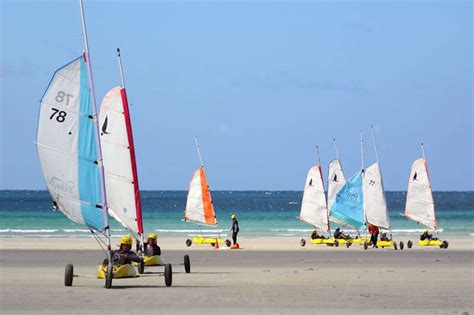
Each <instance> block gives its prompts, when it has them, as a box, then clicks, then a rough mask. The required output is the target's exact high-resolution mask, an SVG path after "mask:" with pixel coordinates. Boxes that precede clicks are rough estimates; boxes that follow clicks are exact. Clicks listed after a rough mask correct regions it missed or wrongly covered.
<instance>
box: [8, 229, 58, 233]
mask: <svg viewBox="0 0 474 315" xmlns="http://www.w3.org/2000/svg"><path fill="white" fill-rule="evenodd" d="M58 231H59V230H56V229H27V230H24V229H2V230H0V233H5V232H10V233H54V232H58Z"/></svg>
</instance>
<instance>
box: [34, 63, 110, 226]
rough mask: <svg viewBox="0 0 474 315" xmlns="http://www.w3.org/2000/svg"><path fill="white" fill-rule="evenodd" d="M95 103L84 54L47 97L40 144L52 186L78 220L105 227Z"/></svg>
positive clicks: (45, 172)
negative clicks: (90, 88) (91, 94)
mask: <svg viewBox="0 0 474 315" xmlns="http://www.w3.org/2000/svg"><path fill="white" fill-rule="evenodd" d="M95 125H96V122H95V120H94V115H93V106H92V102H91V97H90V92H89V81H88V76H87V66H86V62H85V59H84V56H81V57H79V58H77V59H75V60H73V61H72V62H70V63H68V64H67V65H65V66H63V67H62V68H60V69H58V70H57V71H56V72H55V73H54V75H53V78H52V79H51V82H50V83H49V86H48V88H47V90H46V92H45V94H44V95H43V98H42V100H41V108H40V115H39V122H38V132H37V139H36V144H37V148H38V155H39V159H40V162H41V168H42V170H43V176H44V178H45V182H46V186H47V187H48V191H49V193H50V195H51V197H52V199H53V200H54V202H55V203H56V205H57V207H58V209H59V210H60V211H61V212H63V213H64V214H65V215H66V216H67V217H68V218H69V219H71V220H72V221H74V222H77V223H81V224H86V225H88V226H89V227H91V228H93V229H96V230H101V229H103V228H104V227H105V226H104V225H105V223H104V214H103V210H102V204H101V184H100V172H99V167H98V163H99V162H98V152H97V145H98V144H97V143H96V139H97V138H96V135H95V129H94V128H95Z"/></svg>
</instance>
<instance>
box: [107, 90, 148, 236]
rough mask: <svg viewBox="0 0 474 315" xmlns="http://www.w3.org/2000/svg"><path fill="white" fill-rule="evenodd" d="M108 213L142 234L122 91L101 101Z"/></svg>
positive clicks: (125, 104) (130, 126)
mask: <svg viewBox="0 0 474 315" xmlns="http://www.w3.org/2000/svg"><path fill="white" fill-rule="evenodd" d="M99 122H100V126H102V132H101V143H102V155H103V159H104V168H105V185H106V189H107V202H108V205H109V213H110V215H112V216H113V217H114V219H116V220H117V221H119V222H120V223H121V224H122V225H123V226H124V227H126V228H127V229H129V230H130V231H133V232H135V233H138V234H142V233H143V221H142V212H141V202H140V190H139V187H138V174H137V165H136V161H135V149H134V144H133V134H132V125H131V121H130V114H129V110H128V101H127V94H126V90H125V88H122V87H120V86H117V87H115V88H113V89H111V90H110V91H109V92H108V93H107V94H106V95H105V97H104V99H103V101H102V105H101V107H100V114H99Z"/></svg>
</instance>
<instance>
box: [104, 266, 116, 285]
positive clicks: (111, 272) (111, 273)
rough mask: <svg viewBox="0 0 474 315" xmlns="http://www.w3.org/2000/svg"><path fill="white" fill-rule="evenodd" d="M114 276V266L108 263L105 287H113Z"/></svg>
mask: <svg viewBox="0 0 474 315" xmlns="http://www.w3.org/2000/svg"><path fill="white" fill-rule="evenodd" d="M113 276H114V267H112V264H108V265H107V272H106V274H105V287H106V288H107V289H110V288H111V287H112V278H113Z"/></svg>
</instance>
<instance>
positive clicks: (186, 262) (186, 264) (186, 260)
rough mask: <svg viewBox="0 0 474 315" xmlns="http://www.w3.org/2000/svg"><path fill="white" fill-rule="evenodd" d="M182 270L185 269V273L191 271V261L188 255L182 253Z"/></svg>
mask: <svg viewBox="0 0 474 315" xmlns="http://www.w3.org/2000/svg"><path fill="white" fill-rule="evenodd" d="M184 271H186V273H190V272H191V261H190V260H189V256H188V255H184Z"/></svg>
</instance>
